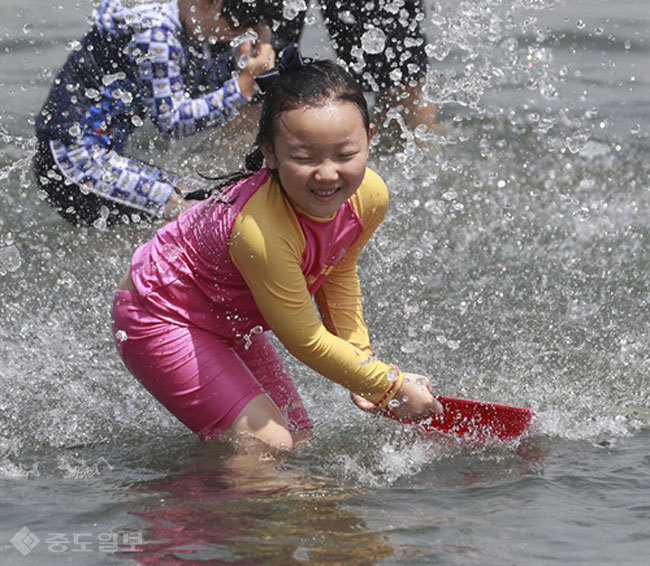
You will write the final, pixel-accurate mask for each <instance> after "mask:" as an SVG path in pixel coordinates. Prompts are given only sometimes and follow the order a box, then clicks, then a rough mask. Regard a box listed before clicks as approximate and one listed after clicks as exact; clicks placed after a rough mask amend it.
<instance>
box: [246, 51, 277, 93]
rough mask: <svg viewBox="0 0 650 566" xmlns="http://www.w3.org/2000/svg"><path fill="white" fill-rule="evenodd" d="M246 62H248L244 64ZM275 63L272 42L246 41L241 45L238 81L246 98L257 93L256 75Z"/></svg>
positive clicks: (270, 67)
mask: <svg viewBox="0 0 650 566" xmlns="http://www.w3.org/2000/svg"><path fill="white" fill-rule="evenodd" d="M244 63H246V64H245V65H244ZM274 65H275V51H274V50H273V46H272V45H271V44H270V43H256V44H255V45H253V42H252V41H245V42H244V43H242V44H241V45H240V46H239V52H238V54H237V67H238V69H239V77H238V79H237V82H238V83H239V88H240V90H241V93H242V95H243V96H244V97H246V98H252V97H253V95H254V94H255V77H256V76H257V75H261V74H262V73H265V72H266V71H268V70H269V69H272V68H273V67H274Z"/></svg>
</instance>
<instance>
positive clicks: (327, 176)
mask: <svg viewBox="0 0 650 566" xmlns="http://www.w3.org/2000/svg"><path fill="white" fill-rule="evenodd" d="M314 178H315V179H316V180H317V181H318V182H320V183H323V182H327V181H336V180H337V179H338V178H339V173H338V170H337V168H336V163H334V162H333V161H331V160H329V159H325V160H324V161H322V162H321V163H320V165H319V166H318V168H317V169H316V172H315V173H314Z"/></svg>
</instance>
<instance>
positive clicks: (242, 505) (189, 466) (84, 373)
mask: <svg viewBox="0 0 650 566" xmlns="http://www.w3.org/2000/svg"><path fill="white" fill-rule="evenodd" d="M427 6H428V16H427V28H428V41H429V43H430V46H431V47H430V48H429V49H430V53H431V57H432V58H431V62H432V69H431V77H430V82H429V86H428V90H427V92H428V94H429V96H430V97H431V99H432V100H434V101H435V102H436V103H438V104H439V106H440V109H441V124H440V128H439V130H438V131H437V132H436V133H435V135H434V136H430V137H433V139H432V140H431V141H429V142H425V143H422V142H420V143H419V144H415V143H413V140H412V137H413V133H412V132H407V131H405V132H403V137H402V139H401V140H400V139H399V131H400V128H399V125H398V124H397V134H396V133H395V128H394V127H393V128H392V129H390V128H389V127H383V126H384V125H383V124H380V131H382V132H384V133H383V134H382V135H380V136H379V137H378V140H377V145H376V147H375V148H374V152H373V158H372V166H373V167H374V168H376V169H377V170H378V171H379V172H380V173H381V174H382V175H383V176H384V178H385V179H386V181H387V183H388V185H389V187H390V189H391V193H392V203H391V209H390V212H389V217H388V219H387V220H386V222H385V224H384V225H383V226H382V227H381V229H380V230H379V232H378V233H377V235H376V237H375V238H374V239H373V240H372V241H371V244H370V245H369V247H368V249H367V251H366V253H365V255H364V256H363V259H362V264H361V274H362V278H363V284H364V292H365V297H366V300H365V305H366V315H367V319H368V322H369V326H370V328H371V330H372V334H373V343H374V346H375V349H376V350H377V351H378V352H379V353H380V354H381V355H382V357H384V358H387V359H392V360H395V361H396V362H397V363H399V364H400V365H401V366H403V367H405V368H409V369H411V370H413V371H420V372H423V373H426V374H427V375H430V376H431V378H432V381H433V383H434V387H435V389H436V390H437V391H439V392H440V393H442V394H447V395H454V396H465V397H470V398H476V399H485V400H490V401H495V402H502V403H508V404H515V405H527V406H532V407H534V408H535V409H536V410H537V412H538V414H539V418H538V420H537V422H536V424H535V427H534V429H533V431H531V433H530V434H529V435H528V436H527V437H525V438H524V439H522V440H521V441H518V442H515V443H514V444H510V445H505V446H502V445H491V444H489V445H463V444H460V443H457V442H455V441H453V439H434V438H428V439H427V438H424V439H423V438H419V437H418V436H417V435H415V434H414V433H413V431H411V430H409V429H407V428H404V427H401V426H400V425H397V424H396V423H392V422H384V421H377V420H375V419H372V418H370V417H369V416H367V415H365V414H362V413H360V412H359V411H357V410H355V409H354V408H353V407H352V405H351V403H350V401H349V399H348V396H347V394H346V392H345V391H342V390H341V389H340V388H338V387H337V386H335V385H333V384H330V383H328V382H326V381H325V380H324V379H322V378H319V377H318V376H317V375H315V374H313V373H312V372H310V371H309V370H307V369H305V368H304V367H302V366H301V365H299V364H297V363H295V362H293V361H292V360H291V359H289V358H287V361H288V364H289V367H290V368H291V369H292V371H293V374H294V375H295V378H296V381H297V383H298V385H299V387H300V390H301V393H302V394H303V395H304V398H305V401H306V403H307V405H308V408H309V410H310V413H311V414H312V417H313V419H314V421H315V423H316V430H315V436H314V438H313V439H312V440H311V441H309V442H308V443H307V444H306V445H305V446H302V447H301V448H299V449H298V450H297V451H296V452H295V454H293V455H291V456H289V457H287V458H284V459H281V460H270V461H259V460H258V459H253V461H251V459H247V458H246V457H244V456H239V457H237V456H235V455H233V453H232V450H231V449H230V448H229V445H228V444H227V443H216V442H215V443H200V442H198V441H197V440H196V439H195V438H194V437H193V436H192V435H190V434H188V433H187V432H186V431H185V430H184V429H183V428H182V427H181V426H180V425H179V424H178V423H177V422H176V421H175V420H174V419H173V418H172V417H170V416H169V415H168V414H167V413H166V412H165V411H164V410H162V409H160V408H159V407H158V406H157V405H156V403H155V402H154V401H153V400H152V399H151V398H150V397H149V396H148V395H147V394H146V393H145V392H144V391H143V390H142V389H141V388H140V386H139V385H138V384H137V383H136V382H135V381H134V380H133V379H132V378H131V377H130V376H129V375H128V373H127V372H126V370H125V369H124V368H123V367H122V365H121V362H120V361H119V359H118V358H117V356H116V353H115V352H114V346H113V344H112V339H111V336H110V330H109V323H108V321H109V312H110V303H111V297H112V293H113V290H114V288H115V285H116V282H117V280H118V279H119V276H120V275H121V273H122V272H123V270H124V268H125V266H126V265H127V264H128V260H129V257H130V255H131V253H132V251H133V249H134V247H135V246H136V245H137V243H138V242H140V241H143V240H144V239H146V238H148V237H149V236H150V235H151V233H152V231H153V230H154V229H155V226H148V225H129V226H124V227H120V228H118V229H117V230H113V231H111V232H104V231H101V230H96V229H91V230H78V229H74V228H72V227H70V226H69V225H67V224H65V222H64V221H63V220H61V219H60V218H59V217H58V216H57V215H56V214H55V213H54V212H53V211H52V210H51V209H50V208H49V206H48V205H47V204H46V203H44V202H43V201H42V199H41V198H40V196H39V193H38V189H37V188H36V186H35V184H34V182H33V178H32V174H31V171H30V160H31V155H32V151H33V143H34V140H33V130H32V127H33V122H34V116H35V114H36V113H37V112H38V110H39V109H40V106H41V104H42V102H43V100H44V98H45V95H46V92H47V89H48V86H49V83H50V81H51V80H52V78H53V75H54V74H55V73H56V71H57V69H58V67H59V66H60V65H61V64H62V62H63V60H64V58H65V54H66V50H68V49H72V48H74V44H73V43H70V42H73V41H75V40H78V39H79V38H80V37H81V34H82V33H83V31H84V29H85V28H86V26H87V17H88V14H89V13H90V10H91V6H90V3H88V2H85V1H78V2H75V1H73V0H60V1H58V2H49V1H46V2H39V3H21V2H16V1H15V0H3V2H2V4H0V47H1V49H0V83H1V84H0V86H1V88H0V97H1V98H0V101H1V104H0V181H1V182H2V184H1V185H0V320H2V323H1V324H0V356H1V358H0V362H1V365H0V385H1V387H2V389H1V391H2V398H1V399H0V419H1V420H0V482H1V483H2V511H1V512H0V533H1V534H0V540H1V542H0V553H1V554H0V556H1V557H2V564H62V563H79V562H80V561H81V562H83V563H87V564H95V563H97V564H99V563H117V562H124V561H137V562H142V563H153V564H163V563H167V564H181V563H185V562H189V563H201V562H205V563H223V562H229V561H230V562H239V563H251V564H253V563H254V564H259V563H268V564H287V563H301V562H312V563H320V562H323V563H324V562H341V563H350V564H370V563H377V562H378V563H385V564H402V563H403V564H406V563H409V564H411V563H432V564H437V563H440V564H475V563H476V564H478V563H480V564H486V563H503V564H544V563H548V564H567V563H571V564H574V563H578V564H634V565H636V564H648V556H649V555H650V542H649V538H648V524H650V523H649V519H650V516H649V515H650V502H649V501H648V493H649V491H648V490H649V489H650V472H649V466H648V465H649V464H650V456H649V450H648V446H649V440H650V433H649V424H648V423H649V414H650V403H649V396H650V395H649V391H650V387H649V374H650V372H649V366H650V364H649V356H650V355H649V352H650V340H649V336H648V329H649V316H648V313H649V312H650V309H649V304H648V303H649V300H648V297H649V291H650V289H649V287H650V285H649V278H648V273H649V272H650V270H649V267H650V266H649V263H650V262H649V259H648V258H649V255H648V251H649V247H648V235H649V222H648V220H649V219H650V214H649V206H648V205H649V201H650V197H649V182H648V179H649V178H650V176H649V175H648V173H649V169H650V165H649V163H650V160H649V159H648V157H649V153H650V151H649V147H650V145H649V139H648V123H649V120H648V118H649V117H650V116H649V115H650V97H649V94H650V92H649V84H650V75H649V65H648V39H649V27H650V13H649V7H648V4H647V2H644V1H624V2H616V3H613V2H606V1H596V0H583V1H578V2H572V3H561V2H550V1H533V0H520V1H516V2H511V3H501V2H496V1H478V2H472V3H469V2H450V1H446V2H440V3H429V4H427ZM303 47H304V50H305V52H306V53H307V54H317V55H329V54H330V53H331V51H330V49H329V46H328V44H327V41H326V38H325V35H324V33H323V30H322V29H321V27H320V23H319V21H318V19H316V20H315V22H314V23H313V24H312V25H311V26H310V27H309V28H308V30H307V35H306V37H305V40H304V41H303ZM251 114H252V115H251V117H250V118H248V119H245V120H244V122H243V123H239V124H238V125H232V126H230V127H229V128H228V129H227V130H226V131H220V132H205V133H203V134H201V135H199V136H196V137H195V138H192V139H189V140H184V141H183V142H174V143H171V142H165V141H162V140H158V139H155V138H154V137H153V136H154V135H155V131H154V130H153V129H151V128H149V127H145V128H143V129H142V131H141V132H139V133H138V135H137V136H136V137H135V138H134V140H133V142H132V144H131V149H130V151H131V152H132V153H133V154H136V155H139V156H141V157H143V158H145V159H152V160H153V161H158V162H162V161H163V160H164V161H165V162H166V163H168V162H170V163H171V164H172V165H173V166H175V167H176V168H177V169H178V170H180V171H183V172H188V173H191V172H192V171H194V170H195V169H196V168H202V169H206V168H207V169H230V168H233V167H234V166H236V165H238V163H239V161H238V154H239V153H241V151H243V149H244V148H245V147H246V145H247V144H248V143H249V141H250V138H251V132H252V128H253V120H254V112H252V113H251ZM392 126H396V124H393V125H392ZM385 132H390V135H388V134H387V133H385ZM416 134H418V135H419V136H420V137H425V138H426V137H427V135H423V133H422V132H419V131H418V132H416ZM396 140H397V141H399V143H395V142H396ZM206 148H207V149H206ZM233 148H234V150H235V151H233ZM23 527H27V528H28V529H30V531H31V532H32V533H33V534H34V535H36V537H37V538H38V539H39V540H40V542H39V543H38V545H37V546H36V547H35V548H34V549H33V550H32V551H31V552H30V553H29V554H28V555H27V556H26V557H23V556H22V555H21V554H20V553H19V552H18V551H17V550H16V548H15V546H14V545H13V544H12V543H11V542H10V540H11V539H12V537H14V535H15V534H16V533H17V532H18V531H19V530H20V529H21V528H23ZM56 533H59V534H60V535H61V536H64V537H66V538H67V539H68V543H67V548H66V549H65V550H64V551H62V552H60V553H57V552H54V550H56V548H57V547H55V546H52V543H53V539H54V535H55V534H56ZM127 534H128V535H129V536H130V537H131V538H130V539H128V540H126V542H129V541H133V540H136V541H139V540H141V542H142V544H141V545H139V546H138V549H139V550H142V552H137V553H129V552H119V553H114V552H108V549H107V548H105V547H103V546H102V544H105V543H103V542H102V541H105V540H106V539H108V538H110V537H111V536H112V535H117V536H119V537H120V543H121V544H120V548H121V549H122V550H124V548H125V546H126V545H125V544H123V543H124V542H125V541H124V540H123V538H122V537H124V536H126V535H127ZM75 537H76V539H75ZM127 538H128V537H127ZM81 541H85V542H86V543H87V544H86V545H85V546H82V545H81ZM84 548H85V549H87V552H81V551H80V550H81V549H84ZM80 557H81V558H80Z"/></svg>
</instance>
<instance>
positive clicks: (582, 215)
mask: <svg viewBox="0 0 650 566" xmlns="http://www.w3.org/2000/svg"><path fill="white" fill-rule="evenodd" d="M590 216H591V210H589V208H588V207H586V206H583V207H582V208H579V209H578V210H576V211H574V213H573V217H574V218H575V219H577V220H588V219H589V217H590Z"/></svg>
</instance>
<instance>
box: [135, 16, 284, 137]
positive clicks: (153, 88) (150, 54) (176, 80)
mask: <svg viewBox="0 0 650 566" xmlns="http://www.w3.org/2000/svg"><path fill="white" fill-rule="evenodd" d="M130 48H131V57H132V58H133V59H134V61H135V63H136V65H137V68H138V77H139V81H140V84H141V85H142V88H143V91H144V94H143V98H144V100H145V102H146V103H147V106H148V108H149V113H150V116H151V119H152V120H153V121H154V123H155V124H156V125H157V126H158V128H159V129H160V131H161V132H162V133H163V134H165V135H166V136H168V137H175V138H180V137H184V136H189V135H192V134H195V133H196V132H197V131H199V130H201V129H203V128H206V127H210V126H214V125H219V124H223V123H225V122H226V121H227V120H228V119H229V118H230V117H232V116H234V115H236V114H237V113H238V112H239V110H240V109H241V108H242V107H243V106H244V105H245V104H246V103H247V102H248V101H249V100H250V98H251V97H252V95H253V91H252V86H250V85H251V84H252V78H251V77H250V75H251V73H255V72H258V71H260V72H261V68H262V67H263V66H264V65H265V64H266V62H267V60H268V59H269V57H270V54H269V53H268V48H265V49H263V50H261V51H260V52H259V53H258V54H257V55H256V56H254V57H250V60H249V63H248V65H247V67H246V69H244V72H242V73H241V77H240V79H235V78H231V79H229V80H226V81H225V82H224V83H223V85H222V86H221V87H220V88H217V89H216V90H213V91H211V92H209V93H206V94H205V95H202V96H198V97H195V98H190V96H189V95H188V93H187V92H186V87H185V84H184V83H183V77H182V75H181V64H182V60H183V57H184V54H183V48H182V46H181V43H180V41H179V40H178V38H177V37H176V36H175V35H174V34H173V33H172V32H171V31H170V30H168V29H165V28H151V29H147V30H145V31H141V32H136V33H135V34H134V37H133V40H132V42H131V43H130ZM226 57H231V55H227V56H226ZM226 63H227V62H226V60H225V59H224V65H226V66H227V64H226ZM271 66H272V61H271ZM258 67H259V69H258ZM240 83H241V86H243V87H244V92H242V88H240Z"/></svg>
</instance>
